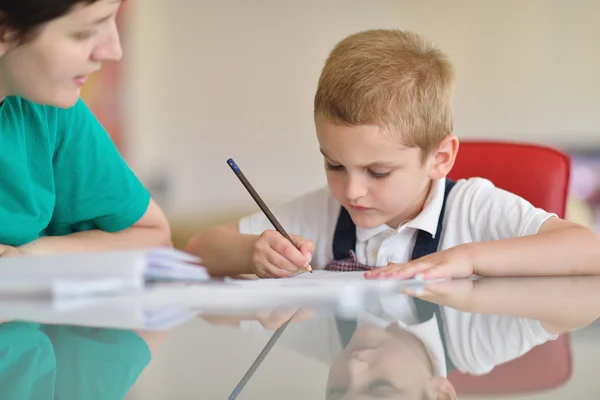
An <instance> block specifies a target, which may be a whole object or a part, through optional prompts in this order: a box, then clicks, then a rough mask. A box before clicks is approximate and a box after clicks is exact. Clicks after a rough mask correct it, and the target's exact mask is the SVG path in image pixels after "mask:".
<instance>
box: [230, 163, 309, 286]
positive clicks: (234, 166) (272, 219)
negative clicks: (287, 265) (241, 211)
mask: <svg viewBox="0 0 600 400" xmlns="http://www.w3.org/2000/svg"><path fill="white" fill-rule="evenodd" d="M227 164H229V166H230V167H231V169H232V170H233V172H234V173H235V174H236V176H237V177H238V179H239V180H240V182H242V185H244V187H245V188H246V190H247V191H248V193H250V196H252V198H253V199H254V201H255V202H256V204H258V206H259V207H260V209H261V210H262V212H263V213H264V214H265V215H266V217H267V218H268V219H269V221H270V222H271V224H273V226H274V227H275V229H276V230H277V232H279V233H280V234H281V235H282V236H283V237H284V238H286V239H287V240H289V241H290V242H291V243H292V244H293V245H294V246H296V243H294V241H293V240H292V238H291V237H290V235H288V234H287V232H286V231H285V229H283V226H281V224H280V223H279V221H277V218H275V216H274V215H273V213H272V212H271V210H269V207H267V205H266V204H265V202H264V201H263V200H262V199H261V198H260V196H259V195H258V193H256V190H254V188H253V187H252V185H251V184H250V182H248V179H246V177H245V176H244V174H243V173H242V171H241V170H240V168H239V167H238V166H237V164H236V163H235V161H233V159H232V158H230V159H229V160H227ZM296 247H298V246H296ZM303 269H305V270H307V271H308V272H310V273H311V274H312V267H311V266H310V265H309V266H308V267H306V268H303Z"/></svg>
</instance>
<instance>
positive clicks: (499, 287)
mask: <svg viewBox="0 0 600 400" xmlns="http://www.w3.org/2000/svg"><path fill="white" fill-rule="evenodd" d="M467 308H468V309H466V310H464V311H468V312H471V313H476V314H496V315H510V316H513V317H519V318H528V319H535V320H539V321H541V322H542V324H543V325H544V326H545V327H547V328H548V327H550V326H552V329H550V330H554V331H557V332H566V331H570V330H574V329H578V328H581V327H584V326H586V325H588V324H590V323H592V322H593V321H595V320H596V319H597V318H598V317H599V316H600V277H571V278H566V277H564V278H505V279H502V278H495V279H485V278H484V279H479V280H477V281H475V283H474V288H473V294H472V296H471V298H470V299H469V302H468V305H467Z"/></svg>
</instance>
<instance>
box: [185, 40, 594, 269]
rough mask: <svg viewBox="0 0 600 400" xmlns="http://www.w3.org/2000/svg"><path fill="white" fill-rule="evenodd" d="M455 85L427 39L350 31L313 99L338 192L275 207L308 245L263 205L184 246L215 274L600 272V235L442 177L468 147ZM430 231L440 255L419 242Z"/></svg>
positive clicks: (331, 185)
mask: <svg viewBox="0 0 600 400" xmlns="http://www.w3.org/2000/svg"><path fill="white" fill-rule="evenodd" d="M452 85H453V71H452V66H451V64H450V62H449V60H448V58H447V57H446V56H445V55H444V54H443V53H442V52H441V51H440V50H438V49H437V48H435V47H434V46H433V45H431V44H430V43H429V42H428V41H427V40H426V39H424V38H423V37H422V36H419V35H417V34H414V33H411V32H404V31H399V30H371V31H365V32H360V33H357V34H353V35H350V36H348V37H347V38H345V39H344V40H342V41H341V42H340V43H338V44H337V45H336V47H335V48H334V49H333V51H332V52H331V54H330V55H329V57H328V59H327V61H326V64H325V67H324V69H323V72H322V75H321V78H320V80H319V85H318V89H317V93H316V96H315V102H314V117H315V125H316V131H317V137H318V140H319V145H320V150H321V153H322V154H323V158H324V166H325V169H326V171H327V183H328V188H323V189H320V190H316V191H314V192H311V193H308V194H306V195H304V196H301V197H299V198H297V199H295V200H292V201H290V202H289V203H287V204H284V205H282V206H280V207H278V208H276V209H274V210H273V211H274V214H275V216H276V217H277V218H278V219H279V221H280V222H281V224H282V225H283V226H284V227H285V229H286V230H287V231H288V232H289V233H292V234H295V235H296V236H293V239H294V240H295V242H296V245H297V246H298V249H297V248H295V247H294V246H293V245H291V244H290V243H289V242H288V241H286V240H285V239H284V238H283V237H282V236H281V235H280V234H279V233H277V232H276V231H274V230H273V227H272V226H271V225H270V223H269V221H268V220H267V219H266V218H265V216H264V215H263V214H262V213H260V212H259V213H256V214H254V215H250V216H248V217H245V218H242V219H241V220H240V221H239V222H238V223H237V224H233V225H228V226H219V227H215V228H212V229H209V230H207V231H204V232H200V233H198V234H197V235H196V236H195V237H194V238H192V240H191V241H190V243H189V245H188V248H187V250H188V251H190V252H192V253H194V254H197V255H199V256H200V257H202V258H203V260H204V263H205V265H206V266H207V267H208V269H209V270H210V272H211V273H212V274H215V275H234V274H240V273H255V274H256V275H258V276H259V277H285V276H289V275H290V274H293V273H295V272H297V271H299V270H300V269H301V268H303V267H305V266H306V265H308V263H309V262H310V263H311V265H312V267H313V268H315V269H323V268H324V269H332V270H339V269H352V268H355V267H356V269H362V270H365V271H367V272H365V276H366V277H367V278H381V277H389V278H398V279H403V278H409V277H413V276H416V275H420V276H422V277H424V278H435V277H466V276H469V275H471V274H473V273H475V274H479V275H487V276H498V275H568V274H596V273H598V272H600V263H599V261H600V240H599V237H598V235H596V234H595V233H594V232H592V231H590V230H588V229H586V228H584V227H581V226H579V225H575V224H573V223H570V222H566V221H564V220H561V219H559V218H557V217H556V216H555V215H552V214H549V213H547V212H545V211H544V210H541V209H538V208H535V207H533V206H532V205H531V204H530V203H529V202H527V201H526V200H524V199H522V198H520V197H518V196H516V195H514V194H512V193H509V192H506V191H504V190H501V189H499V188H496V187H494V186H493V184H492V183H491V182H490V181H488V180H486V179H482V178H477V177H474V178H471V179H467V180H464V179H463V180H459V181H457V182H456V183H455V184H454V183H453V182H450V181H449V180H447V179H446V175H447V174H448V173H449V171H450V170H451V169H452V166H453V164H454V160H455V157H456V154H457V152H458V148H459V143H458V139H457V138H456V136H454V135H453V114H452V107H451V99H452ZM490 162H491V160H490ZM524 168H525V167H524ZM444 209H445V212H443V211H444ZM345 215H346V216H347V217H348V218H346V219H345V220H344V218H345V217H344V216H345ZM344 227H345V228H344ZM344 229H345V230H346V234H347V235H346V236H347V237H345V238H344V239H343V240H340V232H341V231H343V230H344ZM347 232H350V233H349V234H348V233H347ZM421 234H424V235H428V237H429V239H432V238H433V239H434V241H435V246H436V248H435V249H434V250H433V252H432V251H428V252H415V251H414V250H415V249H414V248H415V244H416V243H417V242H419V241H418V240H417V238H418V237H419V235H421ZM348 235H349V236H348ZM346 239H348V240H350V241H351V243H350V244H348V243H345V244H344V243H342V244H343V246H341V247H340V241H341V242H343V241H344V240H346ZM340 248H342V252H341V253H340V252H339V251H338V250H339V249H340ZM336 249H337V250H336ZM348 250H350V252H348ZM436 250H437V251H436ZM411 251H412V253H411ZM342 253H343V254H342ZM340 254H341V255H340ZM419 254H421V256H420V255H419ZM422 255H424V256H422Z"/></svg>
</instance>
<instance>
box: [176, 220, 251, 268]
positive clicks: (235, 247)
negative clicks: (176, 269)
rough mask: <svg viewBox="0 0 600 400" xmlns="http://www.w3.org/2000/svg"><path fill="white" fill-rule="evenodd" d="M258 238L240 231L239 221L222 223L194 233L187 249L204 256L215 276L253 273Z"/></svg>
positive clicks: (206, 264) (205, 264)
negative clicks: (253, 255)
mask: <svg viewBox="0 0 600 400" xmlns="http://www.w3.org/2000/svg"><path fill="white" fill-rule="evenodd" d="M257 239H258V235H243V234H241V233H239V231H238V226H237V224H231V225H221V226H216V227H213V228H210V229H207V230H205V231H202V232H199V233H197V234H196V235H194V236H193V237H192V239H190V241H189V242H188V244H187V246H186V248H185V251H187V252H189V253H191V254H194V255H196V256H198V257H200V258H201V259H202V265H203V266H205V267H206V268H207V270H208V272H209V273H210V275H212V276H235V275H241V274H250V273H252V252H253V248H254V244H255V243H256V240H257Z"/></svg>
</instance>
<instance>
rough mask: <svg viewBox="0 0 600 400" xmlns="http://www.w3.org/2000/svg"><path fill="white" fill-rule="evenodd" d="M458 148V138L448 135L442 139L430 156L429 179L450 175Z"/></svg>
mask: <svg viewBox="0 0 600 400" xmlns="http://www.w3.org/2000/svg"><path fill="white" fill-rule="evenodd" d="M458 146H459V144H458V138H457V137H456V136H454V135H449V136H446V137H445V138H444V139H442V141H441V142H440V143H439V144H438V145H437V147H436V148H435V149H434V150H433V154H432V155H431V158H432V164H431V169H430V170H429V178H430V179H434V180H435V179H441V178H444V177H445V176H446V175H448V174H449V173H450V170H451V169H452V167H453V166H454V161H455V160H456V154H457V153H458Z"/></svg>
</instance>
